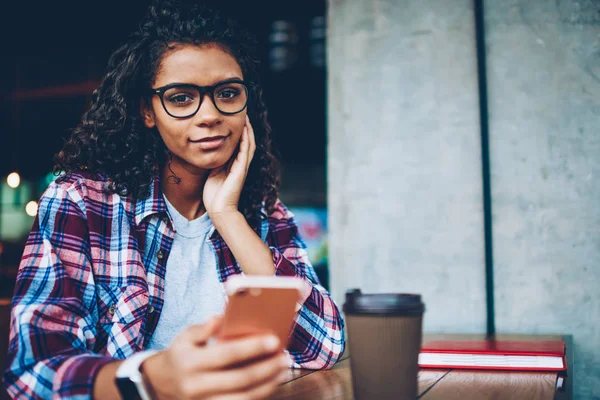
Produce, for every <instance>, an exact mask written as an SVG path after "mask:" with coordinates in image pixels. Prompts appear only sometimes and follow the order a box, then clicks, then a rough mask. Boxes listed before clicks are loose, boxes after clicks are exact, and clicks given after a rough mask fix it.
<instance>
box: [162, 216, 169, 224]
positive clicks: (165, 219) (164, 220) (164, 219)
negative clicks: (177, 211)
mask: <svg viewBox="0 0 600 400" xmlns="http://www.w3.org/2000/svg"><path fill="white" fill-rule="evenodd" d="M162 220H163V222H164V223H165V224H168V223H169V217H168V216H167V215H164V216H163V218H162Z"/></svg>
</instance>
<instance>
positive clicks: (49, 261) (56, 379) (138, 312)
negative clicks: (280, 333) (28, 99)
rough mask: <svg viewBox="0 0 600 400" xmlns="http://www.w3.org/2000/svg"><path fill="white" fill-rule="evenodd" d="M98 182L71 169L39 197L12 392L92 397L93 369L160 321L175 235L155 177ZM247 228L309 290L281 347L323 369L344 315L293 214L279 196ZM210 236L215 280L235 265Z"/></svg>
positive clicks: (16, 330)
mask: <svg viewBox="0 0 600 400" xmlns="http://www.w3.org/2000/svg"><path fill="white" fill-rule="evenodd" d="M104 187H105V182H103V181H102V180H101V179H99V178H97V177H95V176H94V175H92V174H89V173H80V174H73V175H70V176H69V177H68V178H67V179H66V180H65V181H63V182H61V183H53V184H51V185H50V186H49V188H48V189H47V190H46V192H45V193H44V195H43V196H42V198H41V200H40V203H39V211H38V215H37V217H36V219H35V222H34V225H33V228H32V231H31V234H30V236H29V238H28V240H27V243H26V245H25V251H24V253H23V257H22V260H21V265H20V267H19V273H18V276H17V282H16V287H15V293H14V298H13V302H12V314H11V328H10V344H9V350H8V363H7V366H6V370H5V373H4V383H5V386H6V388H7V390H8V392H9V394H10V395H11V396H12V397H13V398H23V397H26V398H32V399H48V398H56V399H67V398H69V399H80V398H81V399H83V398H91V395H92V385H93V381H94V379H95V376H96V374H97V373H98V371H99V370H100V368H102V367H103V366H104V365H105V364H107V363H109V362H111V361H114V360H115V359H123V358H126V357H129V356H131V355H132V354H133V353H135V352H137V351H140V350H143V349H144V348H145V347H146V346H147V344H148V341H149V339H150V338H151V336H152V334H153V332H154V330H155V328H156V325H157V322H158V320H159V318H160V315H161V311H162V308H163V302H164V286H165V285H164V279H165V271H166V264H167V259H168V258H169V251H170V249H171V245H172V243H173V238H174V236H175V232H174V230H173V226H172V224H171V221H170V218H169V216H168V213H167V207H166V204H165V202H164V199H163V197H162V192H161V190H160V183H159V179H158V177H157V178H155V179H154V182H153V183H152V185H151V188H150V190H151V194H150V196H149V197H148V198H147V199H144V200H140V201H137V202H134V201H132V200H131V199H129V198H128V197H121V196H119V195H116V194H108V193H106V192H105V190H104ZM255 231H256V232H257V234H258V235H260V237H261V238H262V239H263V241H264V242H265V243H266V244H267V245H268V246H269V248H270V249H271V252H272V254H273V263H274V265H275V270H276V275H281V276H299V277H302V278H304V279H305V280H306V281H307V283H309V284H310V286H311V288H312V290H311V291H310V293H307V297H306V300H305V301H304V303H303V305H302V308H301V309H300V311H299V313H298V316H297V319H296V324H295V326H294V329H293V333H292V336H291V340H290V345H289V346H288V351H289V353H290V355H291V358H292V360H293V366H294V367H300V368H310V369H322V368H329V367H331V366H332V365H333V364H334V363H335V362H336V361H337V360H338V359H339V357H340V356H341V355H342V353H343V351H344V347H345V342H344V323H343V320H342V318H341V314H340V311H339V309H338V308H337V306H336V305H335V303H334V302H333V300H332V298H331V297H330V295H329V293H328V292H327V291H326V290H325V288H323V287H322V286H321V285H320V283H319V281H318V279H317V276H316V274H315V272H314V269H313V268H312V266H311V265H310V262H309V261H308V258H307V252H306V250H305V245H304V243H303V242H302V240H301V238H300V237H299V235H298V229H297V226H296V225H295V222H294V219H293V215H292V214H291V213H290V211H289V210H288V209H287V208H286V207H285V206H284V205H283V204H282V203H281V202H277V204H276V210H275V212H274V213H272V214H271V215H269V217H268V218H267V219H266V220H264V221H262V223H261V224H260V226H257V227H255ZM210 242H211V244H212V246H213V249H214V251H215V254H216V258H217V260H218V270H219V280H220V281H221V282H225V281H226V280H227V278H228V277H230V276H232V275H235V274H241V273H242V271H241V269H240V267H239V265H238V264H237V262H236V261H235V258H234V256H233V254H232V253H231V250H230V249H229V248H228V247H227V244H226V243H225V241H224V240H223V239H222V238H221V236H220V235H219V234H218V232H216V231H214V232H213V233H212V234H211V237H210Z"/></svg>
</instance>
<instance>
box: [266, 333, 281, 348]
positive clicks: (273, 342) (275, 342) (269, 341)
mask: <svg viewBox="0 0 600 400" xmlns="http://www.w3.org/2000/svg"><path fill="white" fill-rule="evenodd" d="M264 343H265V347H266V348H267V350H275V349H276V348H277V347H279V339H277V337H275V336H269V337H267V338H266V339H265V342H264Z"/></svg>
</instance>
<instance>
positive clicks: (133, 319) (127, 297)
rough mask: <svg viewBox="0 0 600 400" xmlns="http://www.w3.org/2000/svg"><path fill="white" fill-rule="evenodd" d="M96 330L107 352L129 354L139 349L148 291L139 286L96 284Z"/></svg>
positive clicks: (112, 354) (110, 353)
mask: <svg viewBox="0 0 600 400" xmlns="http://www.w3.org/2000/svg"><path fill="white" fill-rule="evenodd" d="M97 287H98V290H97V296H98V328H99V329H98V333H99V335H101V336H104V340H100V343H101V347H104V346H102V344H104V343H105V344H106V348H105V349H103V350H106V351H107V352H108V354H109V355H111V356H117V355H119V354H124V355H125V356H128V355H130V354H132V353H133V352H135V351H139V350H140V343H141V342H142V340H143V337H142V335H141V328H142V323H143V321H144V318H145V316H146V310H147V309H148V290H147V289H146V288H144V287H141V286H135V285H128V286H109V285H106V284H100V285H98V286H97Z"/></svg>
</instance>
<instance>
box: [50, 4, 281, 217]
mask: <svg viewBox="0 0 600 400" xmlns="http://www.w3.org/2000/svg"><path fill="white" fill-rule="evenodd" d="M174 44H193V45H204V44H216V45H218V46H219V47H220V48H221V49H223V50H224V51H227V52H228V53H229V54H231V55H232V56H233V57H234V58H235V59H236V60H237V62H238V64H239V65H240V67H241V70H242V72H243V74H244V81H245V82H246V84H247V86H248V91H249V97H248V117H249V118H250V122H251V123H252V125H253V127H254V133H255V135H256V152H255V155H254V159H253V161H252V163H251V165H250V169H249V171H248V175H247V178H246V182H245V184H244V188H243V190H242V194H241V197H240V202H239V209H240V211H241V212H242V213H243V214H244V215H245V216H246V218H252V217H253V216H254V217H255V216H260V215H261V213H260V210H261V209H262V207H263V206H264V207H265V209H266V211H267V212H269V213H270V212H271V211H272V210H273V206H274V204H275V202H276V200H277V195H278V194H277V186H278V183H279V164H278V162H277V160H276V159H275V157H274V155H273V153H272V151H271V127H270V125H269V122H268V121H267V108H266V106H265V103H264V101H263V94H262V89H261V86H260V85H259V79H258V70H257V68H258V59H257V57H255V56H254V46H255V44H256V42H255V41H254V40H253V39H252V38H251V36H250V35H248V33H247V32H246V31H244V30H243V29H242V28H241V27H240V26H239V25H238V24H237V23H235V22H234V21H232V20H231V19H229V18H227V17H225V16H224V15H223V14H222V13H221V12H220V11H219V10H216V9H211V8H209V7H207V6H200V5H197V4H186V3H185V2H183V1H182V2H176V1H162V2H159V1H157V2H156V3H155V4H153V5H151V6H150V8H149V10H148V13H147V15H146V17H145V18H144V19H143V20H142V22H141V24H140V26H139V29H138V30H136V31H135V32H133V33H132V34H131V35H130V36H129V39H128V40H127V42H126V43H125V44H124V45H122V46H121V47H120V48H118V49H117V50H116V51H115V52H114V53H113V54H112V56H111V57H110V60H109V63H108V71H107V73H106V75H105V76H104V79H103V81H102V83H101V84H100V87H98V89H96V90H95V91H94V93H93V96H92V101H91V105H90V107H89V109H88V110H87V112H85V114H84V115H83V117H82V121H81V123H80V124H79V125H78V126H77V127H76V128H75V129H74V130H73V132H72V135H71V137H70V138H69V139H68V140H67V141H66V142H65V145H64V147H63V149H62V150H61V151H60V152H59V153H58V154H57V155H56V157H55V163H56V164H55V167H54V171H55V173H58V172H59V171H60V172H64V173H65V175H68V174H69V173H73V172H80V171H82V170H86V171H89V172H92V173H97V174H98V175H99V176H103V177H104V178H105V179H107V182H108V185H107V190H108V191H109V192H110V193H117V194H119V195H121V196H128V195H130V196H132V197H133V198H134V199H136V200H137V199H143V198H146V197H147V196H148V195H149V188H150V184H151V182H152V178H153V177H154V176H155V175H156V174H157V173H158V171H159V170H158V169H157V168H159V166H161V165H164V164H163V163H164V162H165V161H166V154H167V151H166V146H165V144H164V142H163V141H162V138H161V137H160V135H159V133H158V132H157V131H156V128H153V129H148V128H146V126H145V125H144V123H143V118H142V116H141V114H140V100H141V99H146V100H147V101H149V99H148V88H150V87H151V85H152V83H153V81H154V78H155V75H156V72H157V69H158V67H159V66H160V62H161V60H162V58H163V57H164V56H165V55H166V54H168V52H169V51H171V50H172V49H173V48H174V46H173V45H174ZM263 203H264V204H263Z"/></svg>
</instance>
